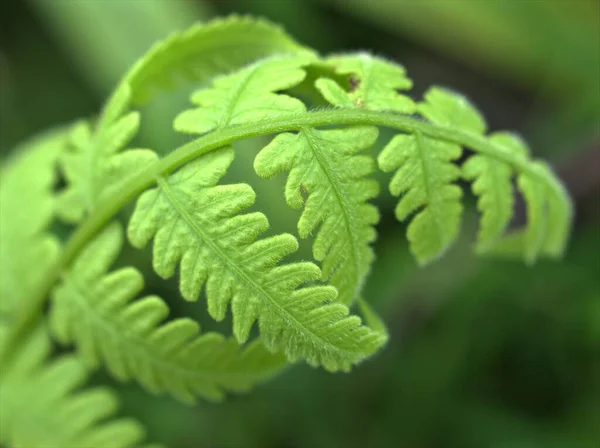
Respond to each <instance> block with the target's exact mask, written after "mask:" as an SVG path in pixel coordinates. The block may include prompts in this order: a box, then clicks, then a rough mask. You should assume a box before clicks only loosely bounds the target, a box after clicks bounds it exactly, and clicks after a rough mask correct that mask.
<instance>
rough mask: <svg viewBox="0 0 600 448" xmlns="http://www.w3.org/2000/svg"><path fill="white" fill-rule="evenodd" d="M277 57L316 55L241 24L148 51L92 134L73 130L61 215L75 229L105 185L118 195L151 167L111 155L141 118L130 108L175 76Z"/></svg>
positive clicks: (278, 34) (177, 38) (261, 24)
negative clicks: (121, 186)
mask: <svg viewBox="0 0 600 448" xmlns="http://www.w3.org/2000/svg"><path fill="white" fill-rule="evenodd" d="M275 54H303V55H307V56H309V55H312V54H314V53H313V52H312V51H310V50H308V49H307V48H305V47H302V46H301V45H299V44H298V43H296V42H295V41H294V40H293V39H292V38H290V37H289V36H288V35H287V34H286V33H285V32H283V30H282V29H281V28H280V27H278V26H275V25H273V24H271V23H269V22H267V21H264V20H254V19H250V18H239V17H231V18H228V19H224V20H216V21H213V22H211V23H210V24H207V25H203V24H199V25H196V26H194V27H192V28H190V29H189V30H188V31H186V32H184V33H175V34H173V35H172V36H170V37H169V38H167V39H166V40H164V41H162V42H160V43H158V44H156V45H155V46H154V47H152V48H151V49H150V50H149V51H148V52H147V53H146V54H145V55H144V56H143V57H142V58H141V59H140V60H139V61H138V62H137V63H136V64H135V65H134V66H133V67H132V69H131V70H130V71H129V72H128V73H127V75H126V76H125V77H124V78H123V81H122V82H121V83H120V84H119V86H118V87H117V89H116V90H115V92H114V93H113V95H112V96H111V98H110V100H109V101H108V103H107V104H106V106H105V108H104V110H103V112H102V115H101V117H100V119H99V121H98V124H97V125H96V126H95V127H93V128H92V127H91V126H90V125H89V124H81V125H79V126H78V127H77V128H76V130H75V131H74V137H73V140H74V141H73V148H72V150H71V152H70V154H68V155H66V156H65V157H64V160H63V163H62V166H63V170H64V172H65V175H66V177H67V179H68V181H69V184H68V187H67V189H66V190H65V192H64V194H63V195H61V198H60V200H59V201H60V207H59V212H60V216H61V217H62V218H63V219H65V220H66V221H67V222H73V223H74V222H79V221H80V220H81V219H82V218H83V217H84V216H85V213H86V212H89V211H91V210H93V209H94V207H95V206H96V205H97V204H98V202H99V200H100V199H101V198H102V196H103V194H104V195H109V194H110V193H109V192H107V191H106V188H105V187H106V186H107V185H111V186H112V187H115V185H116V187H115V188H118V186H119V184H121V182H123V181H124V180H126V178H130V177H133V176H135V174H136V173H137V172H139V171H140V170H143V168H144V167H145V166H147V165H148V163H151V162H153V161H154V159H153V154H152V153H150V152H147V151H146V150H129V151H126V152H125V153H124V154H120V155H118V156H115V154H116V153H117V151H120V150H121V149H122V148H123V146H124V145H125V144H127V143H128V142H129V141H130V140H131V138H133V136H134V135H135V134H136V133H137V130H138V127H139V114H138V113H137V112H129V113H127V110H128V109H129V107H130V106H131V105H132V104H139V103H141V102H143V101H146V100H148V99H149V97H150V95H151V94H152V93H153V92H154V91H156V90H158V89H159V88H166V87H170V85H171V84H173V83H174V81H175V80H177V79H179V78H181V77H187V78H189V79H195V80H198V81H204V80H206V79H210V77H212V76H215V75H217V74H219V73H224V72H228V71H230V70H232V69H237V68H240V67H242V66H244V65H245V64H247V63H249V62H251V61H253V60H256V59H259V58H262V57H267V56H270V55H275Z"/></svg>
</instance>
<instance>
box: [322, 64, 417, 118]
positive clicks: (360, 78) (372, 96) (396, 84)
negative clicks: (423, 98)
mask: <svg viewBox="0 0 600 448" xmlns="http://www.w3.org/2000/svg"><path fill="white" fill-rule="evenodd" d="M327 62H328V63H329V64H331V65H332V66H333V68H334V70H335V71H336V73H338V74H340V75H345V76H348V77H349V82H350V91H349V92H346V91H345V90H344V89H343V88H342V87H341V86H340V85H339V84H337V83H336V82H335V81H334V80H332V79H328V78H320V79H318V80H317V81H316V83H315V87H316V88H317V89H318V90H319V92H321V95H323V97H324V98H325V99H326V100H327V101H328V102H329V103H331V104H333V105H334V106H337V107H342V108H364V109H369V110H378V111H393V112H399V113H412V112H414V110H415V103H414V102H413V100H411V99H410V98H409V97H408V96H406V95H402V94H400V91H402V90H408V89H410V88H411V87H412V81H411V80H410V79H408V78H407V77H406V71H405V70H404V67H401V66H400V65H398V64H394V63H392V62H389V61H387V60H385V59H382V58H379V57H375V56H372V55H370V54H369V53H355V54H347V55H340V56H332V57H329V58H327Z"/></svg>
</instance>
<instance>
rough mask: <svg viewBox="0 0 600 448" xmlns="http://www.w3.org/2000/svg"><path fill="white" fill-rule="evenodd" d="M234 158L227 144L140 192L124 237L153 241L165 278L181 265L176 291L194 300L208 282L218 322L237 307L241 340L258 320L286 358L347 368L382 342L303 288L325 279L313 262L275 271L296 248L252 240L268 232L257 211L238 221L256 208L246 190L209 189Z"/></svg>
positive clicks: (281, 241)
mask: <svg viewBox="0 0 600 448" xmlns="http://www.w3.org/2000/svg"><path fill="white" fill-rule="evenodd" d="M232 160H233V151H232V149H231V148H224V149H221V150H218V151H214V152H212V153H209V154H207V155H206V156H203V157H200V158H198V159H197V160H195V161H193V162H191V163H189V164H188V165H186V166H185V167H183V168H182V169H181V170H179V171H178V172H176V173H175V174H173V175H171V176H170V177H169V178H161V179H160V180H159V182H158V188H155V189H153V190H150V191H148V192H146V193H144V194H143V195H142V196H141V197H140V199H139V200H138V203H137V205H136V208H135V211H134V213H133V216H132V217H131V220H130V223H129V229H128V234H129V239H130V241H131V242H132V244H133V245H134V246H137V247H141V246H143V245H145V244H146V243H147V242H148V241H149V240H150V239H151V238H152V237H154V250H153V263H154V268H155V270H156V272H157V273H158V274H159V275H161V276H163V277H169V276H171V275H172V274H173V272H174V269H175V266H176V264H177V263H178V262H181V272H180V288H181V292H182V295H183V296H184V297H185V298H186V299H188V300H195V299H196V298H197V297H198V295H199V293H200V290H201V288H202V286H203V285H204V284H206V295H207V299H208V309H209V312H210V314H211V316H213V318H215V319H216V320H221V319H223V318H224V316H225V312H226V309H227V305H228V304H229V303H231V307H232V311H233V322H234V323H233V326H234V328H233V331H234V334H235V336H236V338H237V339H238V341H240V342H244V341H246V340H247V339H248V335H249V333H250V328H251V326H252V324H253V323H254V321H255V320H257V319H258V320H259V327H260V333H261V339H262V341H263V342H264V344H265V345H266V346H267V347H268V348H269V349H271V350H283V351H285V353H286V355H287V357H288V359H290V360H291V361H294V360H296V359H305V360H306V361H308V362H309V363H311V364H313V365H323V366H324V367H326V368H327V369H329V370H339V369H344V370H346V369H348V368H349V367H350V365H351V364H353V363H356V362H358V361H360V360H362V359H364V358H365V357H366V356H367V355H369V354H371V353H373V352H374V351H375V350H376V349H377V348H378V346H380V345H381V344H382V343H383V337H382V336H381V335H380V334H378V333H376V332H374V331H372V330H369V329H368V328H366V327H363V326H361V325H360V319H359V318H358V317H355V316H353V317H348V316H347V314H348V309H347V308H346V307H345V306H343V305H340V304H327V302H329V301H331V300H333V299H334V298H335V296H336V291H335V289H334V288H332V287H329V286H307V287H301V288H298V287H299V286H300V285H302V284H305V283H309V282H313V281H314V280H317V279H318V278H319V277H320V276H321V272H320V270H319V268H318V267H317V266H315V265H313V264H312V263H306V262H302V263H292V264H286V265H277V263H278V262H279V261H280V260H281V259H282V258H283V257H284V256H286V255H287V254H289V253H291V252H293V251H295V250H296V249H297V245H298V243H297V242H296V240H295V238H294V237H293V236H291V235H287V234H282V235H277V236H274V237H270V238H265V239H262V240H259V241H255V240H256V237H257V236H258V235H259V234H260V233H262V232H263V231H264V230H266V229H267V227H268V222H267V219H266V217H265V216H264V215H263V214H261V213H249V214H243V215H238V213H239V212H240V211H242V210H243V209H245V208H247V207H248V206H250V205H251V204H252V203H253V202H254V192H253V191H252V189H251V188H250V187H249V186H247V185H243V184H242V185H223V186H216V187H215V186H214V184H216V182H217V181H218V179H219V178H220V177H222V176H223V174H224V173H225V171H226V170H227V167H228V166H229V164H230V163H231V161H232Z"/></svg>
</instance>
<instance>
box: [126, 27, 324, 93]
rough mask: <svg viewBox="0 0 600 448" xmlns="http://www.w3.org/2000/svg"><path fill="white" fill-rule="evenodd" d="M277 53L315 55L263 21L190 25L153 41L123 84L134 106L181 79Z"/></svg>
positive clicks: (211, 73) (203, 76) (209, 74)
mask: <svg viewBox="0 0 600 448" xmlns="http://www.w3.org/2000/svg"><path fill="white" fill-rule="evenodd" d="M276 54H304V55H314V51H312V50H310V49H308V48H306V47H303V46H302V45H300V44H298V43H297V42H296V41H295V40H294V39H292V38H291V37H290V36H289V35H288V34H287V33H286V32H285V31H284V30H283V29H282V28H281V27H279V26H277V25H274V24H273V23H271V22H269V21H267V20H264V19H254V18H250V17H237V16H232V17H229V18H226V19H219V20H213V21H211V22H210V23H208V24H198V25H195V26H193V27H191V28H190V29H188V30H187V31H185V32H183V33H174V34H173V35H172V36H170V37H168V38H167V39H165V40H164V41H162V42H159V43H157V44H156V45H155V46H153V47H152V48H151V49H150V50H149V51H148V53H147V54H146V55H144V57H143V58H141V59H140V60H139V61H138V62H137V63H136V65H135V66H134V67H133V68H132V69H131V71H130V72H129V73H128V75H127V76H126V77H125V81H124V84H126V85H128V86H129V87H130V89H131V91H132V101H133V103H135V104H137V103H140V102H141V101H144V100H146V99H147V98H148V97H149V96H150V95H151V93H152V92H153V91H154V90H157V89H160V88H165V87H170V86H171V85H173V84H174V83H175V82H176V81H177V80H178V79H181V78H182V77H183V78H188V79H193V80H195V81H196V82H203V81H206V80H207V79H210V78H212V77H214V76H216V75H218V74H220V73H227V72H230V71H232V70H236V69H239V68H240V67H243V66H245V65H247V64H249V63H251V62H253V61H256V60H258V59H262V58H265V57H269V56H272V55H276Z"/></svg>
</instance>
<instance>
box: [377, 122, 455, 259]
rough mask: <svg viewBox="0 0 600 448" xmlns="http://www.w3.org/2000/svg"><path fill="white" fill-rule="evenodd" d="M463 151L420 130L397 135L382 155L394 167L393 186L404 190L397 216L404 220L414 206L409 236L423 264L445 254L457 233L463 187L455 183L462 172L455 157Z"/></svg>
mask: <svg viewBox="0 0 600 448" xmlns="http://www.w3.org/2000/svg"><path fill="white" fill-rule="evenodd" d="M461 152H462V151H461V148H460V146H458V145H455V144H452V143H447V142H442V141H438V140H434V139H431V138H428V137H424V136H423V135H421V134H418V133H417V134H415V135H402V134H401V135H397V136H395V137H394V138H393V139H392V140H391V141H390V143H388V145H387V146H386V147H385V148H384V149H383V151H382V152H381V154H380V155H379V159H378V161H379V166H380V168H381V169H382V170H383V171H386V172H389V171H393V170H396V172H395V173H394V176H393V177H392V180H391V182H390V192H391V193H392V194H393V195H394V196H399V195H402V198H401V199H400V202H399V203H398V205H397V206H396V217H397V218H398V220H399V221H404V220H405V219H407V218H408V217H409V216H410V215H411V214H413V213H415V212H416V216H415V217H414V218H413V219H412V221H411V223H410V224H409V226H408V230H407V236H408V241H409V242H410V250H411V252H412V253H413V254H414V255H415V257H416V259H417V261H418V262H419V263H421V264H425V263H427V262H429V261H431V260H433V259H435V258H437V257H439V256H441V255H442V254H443V252H444V251H445V250H446V249H447V248H448V247H449V246H450V244H451V243H452V242H453V241H454V240H455V239H456V236H457V235H458V230H459V226H460V218H461V214H462V205H461V203H460V198H461V196H462V192H461V190H460V188H459V187H458V186H456V185H453V184H452V182H454V181H456V180H457V179H458V178H459V177H460V170H459V169H458V167H457V166H456V165H455V164H453V163H452V161H454V160H456V159H458V158H459V157H460V155H461Z"/></svg>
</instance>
